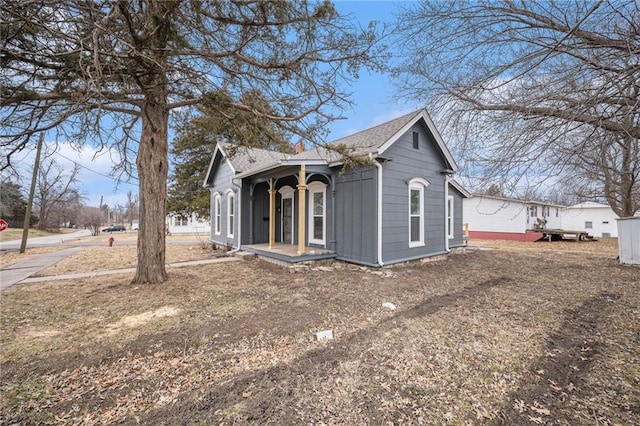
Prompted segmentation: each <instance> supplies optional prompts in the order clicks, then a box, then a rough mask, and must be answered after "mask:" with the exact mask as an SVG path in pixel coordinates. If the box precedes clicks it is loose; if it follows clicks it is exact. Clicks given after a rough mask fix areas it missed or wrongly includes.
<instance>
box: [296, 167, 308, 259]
mask: <svg viewBox="0 0 640 426" xmlns="http://www.w3.org/2000/svg"><path fill="white" fill-rule="evenodd" d="M306 179H307V176H306V170H305V167H304V164H303V165H301V166H300V175H299V176H298V255H301V254H304V242H305V239H306V235H305V234H306V230H305V220H306V217H307V215H306V206H305V204H306V195H307V183H306Z"/></svg>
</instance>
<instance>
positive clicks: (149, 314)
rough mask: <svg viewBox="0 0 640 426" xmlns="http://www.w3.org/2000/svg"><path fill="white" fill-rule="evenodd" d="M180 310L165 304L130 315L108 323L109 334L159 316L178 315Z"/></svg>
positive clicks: (138, 325) (147, 321)
mask: <svg viewBox="0 0 640 426" xmlns="http://www.w3.org/2000/svg"><path fill="white" fill-rule="evenodd" d="M178 312H180V310H179V309H176V308H174V307H172V306H163V307H161V308H158V309H156V310H153V311H146V312H143V313H141V314H137V315H128V316H126V317H124V318H122V319H119V320H118V321H117V322H115V323H113V324H108V325H107V334H110V335H114V334H118V333H121V332H123V331H124V330H125V329H127V328H135V327H140V326H142V325H145V324H147V323H149V322H151V321H153V320H155V319H158V318H165V317H173V316H176V315H178Z"/></svg>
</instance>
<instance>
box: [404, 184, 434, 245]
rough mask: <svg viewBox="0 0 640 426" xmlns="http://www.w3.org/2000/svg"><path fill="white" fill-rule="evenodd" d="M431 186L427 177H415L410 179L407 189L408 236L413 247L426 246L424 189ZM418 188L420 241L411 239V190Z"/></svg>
mask: <svg viewBox="0 0 640 426" xmlns="http://www.w3.org/2000/svg"><path fill="white" fill-rule="evenodd" d="M427 186H429V182H427V181H426V180H425V179H422V178H413V179H411V180H410V181H409V188H408V189H407V196H408V202H407V206H408V212H407V213H408V214H407V224H408V230H409V232H408V236H409V248H413V247H424V245H425V242H424V222H425V217H424V202H425V198H424V189H425V188H426V187H427ZM414 189H417V190H419V191H420V216H419V218H420V221H419V224H420V225H419V227H420V229H419V235H420V239H419V240H418V241H411V190H414Z"/></svg>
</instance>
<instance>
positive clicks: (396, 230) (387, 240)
mask: <svg viewBox="0 0 640 426" xmlns="http://www.w3.org/2000/svg"><path fill="white" fill-rule="evenodd" d="M413 132H418V135H419V149H417V150H416V149H414V148H413ZM383 156H384V157H385V158H388V159H390V160H391V161H388V162H385V163H384V164H383V172H382V177H383V183H382V186H383V187H382V200H383V204H382V220H383V230H382V257H383V262H384V263H395V262H401V261H404V260H408V259H415V258H419V257H425V256H429V255H435V254H439V253H442V252H444V251H445V250H446V247H445V240H444V239H445V234H446V222H445V193H444V192H445V188H444V186H445V183H444V182H445V177H444V175H443V174H442V173H441V172H442V170H443V169H445V168H446V166H445V164H446V163H445V161H444V159H443V158H442V156H441V155H440V154H439V153H438V151H437V150H436V148H435V141H434V140H433V137H432V136H431V134H430V133H429V132H428V130H427V128H426V127H425V126H424V125H423V124H420V123H418V124H416V125H415V126H413V128H411V129H409V131H408V132H407V133H405V134H404V135H403V136H401V137H400V138H399V139H398V140H397V141H396V142H395V143H394V144H393V145H392V146H391V147H390V148H388V149H387V150H386V151H385V152H384V154H383ZM413 178H422V179H425V180H427V181H428V182H429V185H428V186H427V187H426V188H425V189H424V217H425V219H424V220H425V222H424V233H425V235H424V243H425V245H424V246H420V247H409V185H408V182H409V180H411V179H413Z"/></svg>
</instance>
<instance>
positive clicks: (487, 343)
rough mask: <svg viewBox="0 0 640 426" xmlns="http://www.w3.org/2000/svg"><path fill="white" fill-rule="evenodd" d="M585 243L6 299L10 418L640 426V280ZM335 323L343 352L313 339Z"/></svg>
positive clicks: (57, 285)
mask: <svg viewBox="0 0 640 426" xmlns="http://www.w3.org/2000/svg"><path fill="white" fill-rule="evenodd" d="M520 244H522V243H520ZM587 244H595V245H594V246H589V247H590V249H589V250H584V251H583V250H581V248H586V247H587V245H586V244H585V245H575V246H571V247H569V248H568V249H564V248H563V246H561V245H557V246H552V245H549V246H541V245H534V246H527V245H520V246H516V245H512V244H511V243H509V244H504V245H503V246H504V247H506V248H507V249H506V250H504V249H499V250H491V251H473V252H470V253H468V254H465V255H457V256H451V257H449V258H448V259H446V260H444V261H438V262H432V263H424V264H422V263H420V262H416V263H411V264H407V265H403V266H400V267H394V268H389V269H386V268H385V269H384V273H382V274H379V273H377V272H378V271H371V270H368V269H367V268H360V267H356V266H352V265H345V264H342V263H339V262H337V263H324V264H322V266H325V267H326V266H332V267H333V270H327V269H326V268H323V269H324V270H318V269H316V270H314V269H311V270H308V271H304V272H296V273H292V272H290V271H288V270H285V269H282V268H279V267H275V266H273V265H270V264H267V263H264V262H262V261H257V260H256V261H252V262H243V263H225V264H217V265H203V266H199V267H194V268H189V269H180V270H174V271H172V273H171V276H170V279H169V281H168V282H167V283H165V284H163V285H160V286H132V285H130V284H129V281H128V278H126V277H122V276H110V277H109V278H99V279H98V278H95V279H87V280H73V281H63V282H51V283H43V284H32V285H23V286H16V287H12V288H9V289H8V290H5V291H3V293H2V299H1V303H2V306H1V307H2V316H1V318H0V326H1V338H2V342H3V351H2V354H1V356H0V362H1V367H2V369H1V372H0V378H1V379H2V381H1V383H2V385H1V388H0V390H1V391H2V397H1V400H0V410H1V411H0V415H1V416H2V418H3V419H4V420H5V421H6V422H8V423H10V424H12V423H23V424H27V423H29V424H31V423H40V424H47V423H52V424H53V423H55V424H72V423H73V424H77V423H83V424H96V423H100V424H104V423H117V422H122V423H124V424H136V423H138V422H140V423H143V424H184V423H190V424H202V423H206V424H216V425H218V424H260V425H262V424H333V425H338V424H350V425H355V424H469V425H471V424H558V425H569V424H571V425H573V424H601V425H615V424H620V425H623V424H640V406H639V404H638V401H640V369H639V368H638V365H640V359H639V356H640V355H639V354H640V308H639V306H640V291H638V285H639V282H640V269H638V268H634V267H624V266H621V265H619V264H617V262H616V261H615V260H614V259H613V258H612V255H611V254H606V255H605V254H602V253H605V252H606V250H607V249H606V244H605V243H602V244H601V242H596V243H587ZM554 247H557V248H558V249H560V250H553V248H554ZM598 247H600V248H598ZM596 248H597V250H596ZM592 249H594V250H592ZM613 257H614V256H613ZM316 266H317V265H316ZM384 302H392V303H394V304H395V305H396V306H397V310H395V311H389V310H387V309H385V308H383V307H382V304H383V303H384ZM325 329H332V330H333V331H334V333H335V335H336V340H333V341H325V342H315V341H314V340H313V334H314V333H315V332H317V331H320V330H325Z"/></svg>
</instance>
